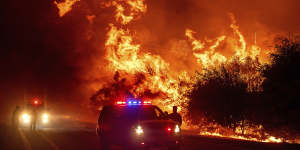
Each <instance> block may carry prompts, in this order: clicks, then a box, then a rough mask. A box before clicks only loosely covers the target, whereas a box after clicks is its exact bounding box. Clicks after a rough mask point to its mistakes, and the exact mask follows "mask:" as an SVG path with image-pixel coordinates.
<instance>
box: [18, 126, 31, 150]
mask: <svg viewBox="0 0 300 150" xmlns="http://www.w3.org/2000/svg"><path fill="white" fill-rule="evenodd" d="M18 131H19V133H20V135H21V138H22V142H23V144H24V147H25V149H26V150H32V148H31V145H30V143H29V141H28V139H27V138H26V136H25V134H24V132H23V131H22V130H21V129H20V128H18Z"/></svg>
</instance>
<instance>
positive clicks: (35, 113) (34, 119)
mask: <svg viewBox="0 0 300 150" xmlns="http://www.w3.org/2000/svg"><path fill="white" fill-rule="evenodd" d="M36 120H37V110H36V109H33V111H32V121H31V130H33V131H34V130H35V129H36Z"/></svg>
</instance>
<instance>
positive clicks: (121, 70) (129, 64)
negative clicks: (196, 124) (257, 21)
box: [69, 0, 283, 143]
mask: <svg viewBox="0 0 300 150" xmlns="http://www.w3.org/2000/svg"><path fill="white" fill-rule="evenodd" d="M70 6H71V5H70ZM105 6H106V7H114V8H115V16H114V17H115V22H113V23H110V24H109V27H108V32H107V35H106V36H107V39H106V41H105V49H106V55H105V58H106V60H107V61H108V68H109V70H111V72H112V73H115V74H117V77H116V78H119V76H123V77H125V78H126V82H129V83H128V84H132V85H130V86H126V87H130V89H128V90H130V93H131V94H133V96H135V97H140V96H143V94H144V93H147V92H150V93H160V95H159V96H158V97H153V98H152V99H151V100H153V103H154V104H157V105H159V106H160V107H162V108H163V109H164V110H171V107H172V106H174V105H177V106H180V107H179V111H181V113H182V114H185V113H186V111H187V110H185V109H186V106H187V104H188V101H189V99H188V98H187V97H186V95H185V93H187V91H189V90H191V88H192V86H191V85H193V84H194V83H195V79H194V77H193V75H190V74H188V73H187V72H185V71H183V72H172V70H171V69H170V64H169V63H168V62H166V61H165V60H164V59H162V57H160V56H159V55H154V54H151V53H150V52H147V50H144V49H143V50H141V44H140V43H138V42H136V41H137V40H136V39H135V37H134V32H132V31H131V30H130V29H129V28H128V24H130V23H132V22H133V21H134V20H136V19H138V18H139V17H141V16H142V15H143V14H144V13H146V11H147V6H146V4H145V0H114V1H110V2H108V3H105ZM69 8H70V7H69ZM229 17H230V19H231V22H232V23H231V25H230V28H231V30H232V32H233V35H235V36H233V37H232V36H230V35H220V36H218V37H216V38H215V39H212V40H199V39H197V38H196V37H195V34H196V32H194V31H193V30H191V29H186V32H185V36H186V37H187V39H188V41H189V42H190V43H191V45H192V52H193V55H194V57H195V58H196V60H197V63H198V64H199V68H200V67H202V68H209V67H214V66H218V65H222V64H227V67H234V66H235V64H234V63H235V60H239V62H241V64H239V67H240V70H241V73H242V76H243V78H244V80H245V81H246V82H247V83H249V90H250V91H251V90H254V89H259V88H258V87H259V86H260V84H261V83H262V81H263V79H262V78H261V75H260V74H259V73H257V71H253V70H254V69H255V66H254V67H253V68H247V69H244V70H243V68H245V66H246V65H247V63H248V62H249V59H250V60H251V61H252V62H254V63H257V64H260V63H261V62H264V63H266V62H268V61H267V60H263V59H262V58H263V57H262V54H261V51H262V48H260V47H259V46H258V45H256V43H255V44H254V45H250V46H247V43H246V40H245V38H244V36H243V34H242V33H241V31H240V30H239V26H238V25H237V21H236V20H235V18H234V16H233V14H229ZM225 43H226V44H227V45H229V48H228V47H227V50H228V49H229V50H230V51H233V52H234V53H233V54H232V55H231V56H230V55H228V54H227V55H225V54H223V53H222V52H220V51H219V49H220V48H221V47H224V44H225ZM139 75H142V78H141V79H137V81H135V80H136V78H137V76H139ZM128 80H129V81H128ZM116 82H117V83H119V82H120V81H119V80H116ZM121 82H122V84H123V83H124V82H125V80H124V82H123V81H121ZM136 82H138V84H136ZM185 125H186V124H185ZM212 126H213V127H214V128H217V129H218V130H215V131H211V130H201V132H200V134H201V135H209V136H218V137H226V138H234V139H241V140H249V141H260V142H276V143H277V142H279V143H280V142H283V139H280V138H276V137H274V136H271V135H267V138H264V139H263V138H261V133H259V132H256V130H257V129H260V128H261V127H260V126H254V127H249V128H248V129H246V130H245V131H244V129H243V131H242V133H241V131H239V129H237V130H236V131H229V129H224V131H225V132H221V131H220V130H221V129H222V127H221V126H217V125H212ZM206 127H207V128H208V127H210V125H206ZM244 133H246V134H251V135H254V136H253V137H246V136H244Z"/></svg>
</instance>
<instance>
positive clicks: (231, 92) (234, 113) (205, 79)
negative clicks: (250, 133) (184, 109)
mask: <svg viewBox="0 0 300 150" xmlns="http://www.w3.org/2000/svg"><path fill="white" fill-rule="evenodd" d="M248 95H249V94H248V92H247V83H245V82H244V81H243V80H242V78H241V76H240V74H239V71H237V70H234V71H233V70H229V69H228V68H227V69H226V67H225V66H221V67H219V68H213V69H209V70H205V72H204V73H198V81H197V83H196V84H195V85H194V87H193V90H192V91H191V92H190V94H189V98H190V103H189V106H188V107H189V108H188V109H189V117H190V118H191V119H192V120H193V123H195V124H197V123H199V121H201V117H205V118H206V119H207V120H208V121H209V122H216V123H218V124H221V125H223V126H226V127H230V128H235V127H236V125H237V123H238V122H239V121H242V120H244V119H245V115H246V114H245V113H246V111H245V110H246V107H247V105H246V104H247V98H248Z"/></svg>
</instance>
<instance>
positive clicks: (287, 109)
mask: <svg viewBox="0 0 300 150" xmlns="http://www.w3.org/2000/svg"><path fill="white" fill-rule="evenodd" d="M271 60H272V64H271V65H267V66H265V69H264V70H263V75H264V77H266V80H265V81H264V82H263V90H264V92H263V95H264V96H263V104H262V105H263V106H264V107H265V108H264V109H265V113H264V115H263V116H264V117H265V120H264V122H262V123H264V124H265V126H267V127H275V128H277V127H287V128H295V129H298V130H300V44H299V43H297V42H293V41H290V40H288V39H281V42H280V44H278V45H276V52H275V53H273V54H271ZM263 106H262V107H263Z"/></svg>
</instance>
